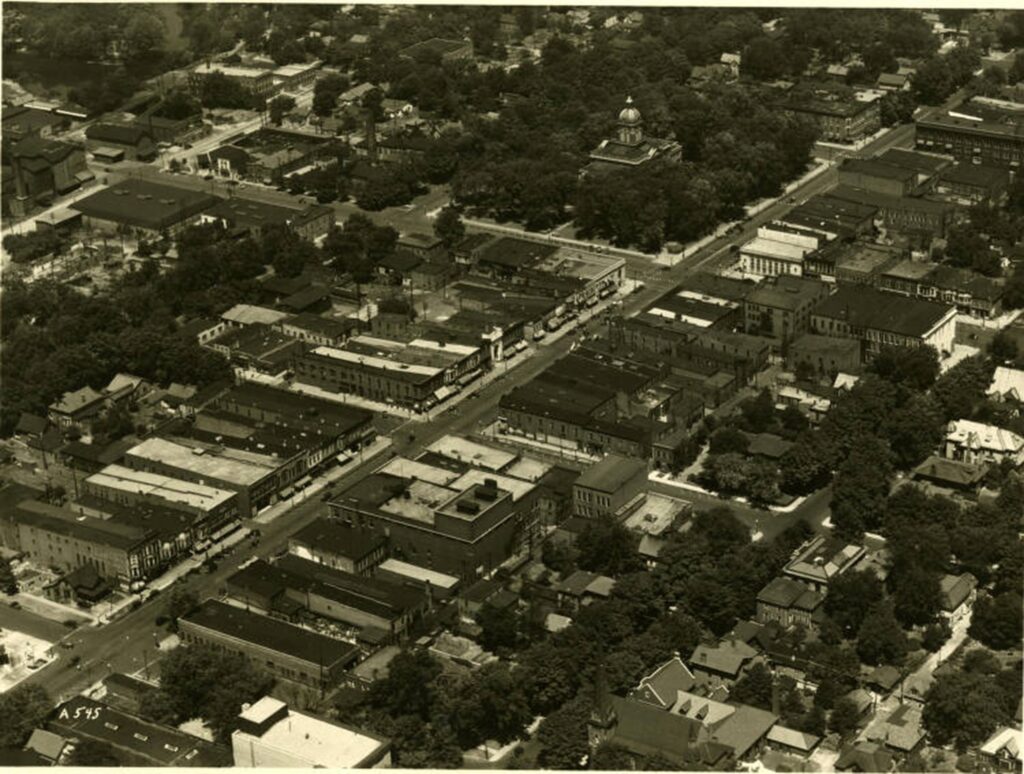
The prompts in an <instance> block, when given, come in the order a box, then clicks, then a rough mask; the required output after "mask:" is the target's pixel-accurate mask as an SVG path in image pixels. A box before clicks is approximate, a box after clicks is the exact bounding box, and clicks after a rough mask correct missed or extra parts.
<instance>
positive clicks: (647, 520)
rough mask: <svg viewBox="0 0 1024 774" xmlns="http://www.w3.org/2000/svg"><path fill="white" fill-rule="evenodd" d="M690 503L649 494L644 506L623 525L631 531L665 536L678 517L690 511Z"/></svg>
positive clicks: (627, 518)
mask: <svg viewBox="0 0 1024 774" xmlns="http://www.w3.org/2000/svg"><path fill="white" fill-rule="evenodd" d="M690 508H691V505H690V503H688V502H686V501H685V500H678V499H676V498H675V497H669V496H668V495H663V494H658V493H657V492H648V493H647V495H646V497H645V499H644V502H643V505H641V506H640V507H639V508H637V509H636V510H635V511H633V512H632V513H631V514H629V516H627V517H626V520H625V522H623V524H624V525H625V526H626V527H628V528H629V529H632V530H636V531H637V532H644V533H646V534H648V535H655V536H658V535H663V534H664V533H665V532H666V530H668V529H669V527H671V526H672V524H673V523H674V522H675V520H676V517H678V516H679V515H681V514H683V513H686V512H688V511H689V510H690Z"/></svg>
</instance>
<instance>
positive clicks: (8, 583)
mask: <svg viewBox="0 0 1024 774" xmlns="http://www.w3.org/2000/svg"><path fill="white" fill-rule="evenodd" d="M0 591H2V592H3V593H4V594H17V593H18V579H17V578H15V577H14V571H13V570H12V569H11V560H10V559H8V558H7V557H5V556H3V557H0Z"/></svg>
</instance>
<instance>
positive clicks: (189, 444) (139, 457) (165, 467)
mask: <svg viewBox="0 0 1024 774" xmlns="http://www.w3.org/2000/svg"><path fill="white" fill-rule="evenodd" d="M124 465H125V466H126V467H128V468H134V469H135V470H142V471H147V472H149V473H159V474H163V475H166V476H169V477H172V478H177V479H181V480H184V481H194V482H197V483H205V484H210V485H212V486H214V487H217V488H219V489H227V490H230V491H233V492H236V493H237V495H238V512H239V515H240V516H241V517H242V518H243V519H247V518H251V517H252V516H253V515H254V514H255V513H256V512H257V511H259V510H260V509H261V508H263V507H265V506H267V505H270V504H271V503H272V502H273V498H274V495H275V494H276V493H277V490H278V475H277V472H278V467H279V465H280V461H279V460H278V459H276V458H274V457H271V456H270V455H268V454H258V453H256V452H246V451H239V450H235V449H231V448H225V447H223V446H218V445H216V444H213V443H209V444H204V443H201V442H198V441H189V440H188V439H183V438H177V439H175V440H169V439H166V438H157V437H150V438H147V439H146V440H145V441H143V442H142V443H140V444H138V445H136V446H133V447H132V448H131V449H129V450H128V452H127V454H125V458H124Z"/></svg>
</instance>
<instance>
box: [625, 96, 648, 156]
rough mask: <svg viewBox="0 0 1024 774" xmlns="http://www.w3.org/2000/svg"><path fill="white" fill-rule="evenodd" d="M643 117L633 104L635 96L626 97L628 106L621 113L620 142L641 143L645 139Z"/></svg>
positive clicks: (626, 143)
mask: <svg viewBox="0 0 1024 774" xmlns="http://www.w3.org/2000/svg"><path fill="white" fill-rule="evenodd" d="M643 123H644V120H643V117H642V116H641V115H640V111H639V110H637V109H636V108H635V107H634V106H633V98H632V97H626V107H624V108H623V109H622V112H620V113H619V142H620V143H622V144H623V145H639V144H640V143H642V142H643V140H644V130H643Z"/></svg>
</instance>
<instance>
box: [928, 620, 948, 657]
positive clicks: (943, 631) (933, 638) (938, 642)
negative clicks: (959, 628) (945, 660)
mask: <svg viewBox="0 0 1024 774" xmlns="http://www.w3.org/2000/svg"><path fill="white" fill-rule="evenodd" d="M952 634H953V632H952V631H951V630H950V628H949V624H948V623H946V621H945V620H943V621H939V622H937V623H932V624H928V626H927V627H925V630H924V634H923V635H921V647H923V648H924V649H925V650H927V651H928V652H929V653H936V652H937V651H938V650H939V649H940V648H941V647H942V646H943V645H945V644H946V641H947V640H948V639H949V638H950V636H951V635H952Z"/></svg>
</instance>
